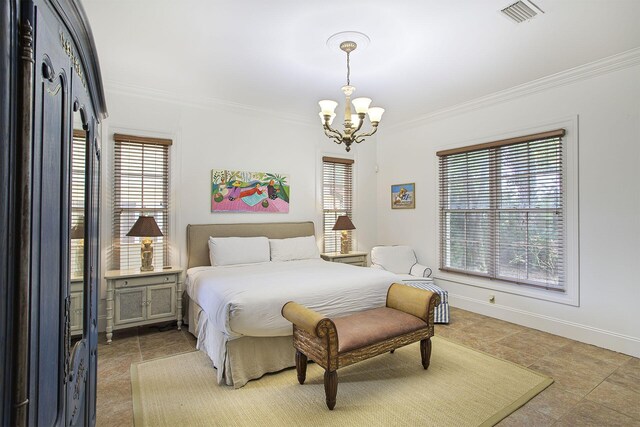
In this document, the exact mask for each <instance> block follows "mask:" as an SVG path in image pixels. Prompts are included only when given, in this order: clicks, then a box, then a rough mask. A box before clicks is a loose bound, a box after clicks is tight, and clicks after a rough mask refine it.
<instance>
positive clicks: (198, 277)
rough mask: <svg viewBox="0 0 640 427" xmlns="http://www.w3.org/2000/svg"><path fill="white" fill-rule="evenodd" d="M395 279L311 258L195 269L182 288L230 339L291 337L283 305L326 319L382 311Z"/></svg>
mask: <svg viewBox="0 0 640 427" xmlns="http://www.w3.org/2000/svg"><path fill="white" fill-rule="evenodd" d="M394 280H397V276H396V275H395V274H393V273H390V272H388V271H383V270H376V269H372V268H363V267H354V266H351V265H346V264H340V263H333V262H328V261H324V260H320V259H309V260H300V261H286V262H265V263H258V264H246V265H233V266H219V267H194V268H190V269H189V270H188V272H187V280H186V289H187V293H188V294H189V296H190V297H191V299H193V300H194V301H195V302H196V303H198V305H199V306H200V307H202V309H203V310H204V312H205V313H206V316H207V319H208V321H209V323H210V326H213V327H214V328H215V329H216V330H218V331H220V332H222V333H224V334H225V335H226V336H227V337H228V339H234V338H238V337H242V336H253V337H275V336H287V335H291V323H289V322H288V321H287V320H286V319H284V318H283V317H282V315H281V313H280V310H281V309H282V306H283V305H284V304H285V303H286V302H287V301H296V302H298V303H300V304H303V305H305V306H307V307H309V308H311V309H313V310H316V311H318V312H320V313H322V314H324V315H327V316H332V315H346V314H350V313H354V312H357V311H362V310H366V309H369V308H373V307H382V306H384V304H385V299H386V295H387V290H388V288H389V286H390V285H391V283H393V282H394Z"/></svg>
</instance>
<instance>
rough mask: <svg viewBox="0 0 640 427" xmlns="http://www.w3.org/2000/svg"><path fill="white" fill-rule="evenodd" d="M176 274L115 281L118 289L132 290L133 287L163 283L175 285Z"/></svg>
mask: <svg viewBox="0 0 640 427" xmlns="http://www.w3.org/2000/svg"><path fill="white" fill-rule="evenodd" d="M175 282H176V275H175V274H159V275H157V276H147V277H129V278H127V279H118V280H115V285H116V289H119V288H130V287H131V286H146V285H160V284H162V283H175Z"/></svg>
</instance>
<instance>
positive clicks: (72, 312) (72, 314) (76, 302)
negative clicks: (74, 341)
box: [69, 277, 84, 336]
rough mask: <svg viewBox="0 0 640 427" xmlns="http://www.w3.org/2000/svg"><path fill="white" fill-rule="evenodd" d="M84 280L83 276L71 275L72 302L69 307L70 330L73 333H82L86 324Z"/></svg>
mask: <svg viewBox="0 0 640 427" xmlns="http://www.w3.org/2000/svg"><path fill="white" fill-rule="evenodd" d="M83 288H84V282H83V280H82V277H71V295H70V297H71V303H70V307H69V332H71V335H72V336H73V335H80V334H82V326H83V324H84V322H83V318H82V312H83V310H82V307H83V306H84V301H83V296H84V292H83Z"/></svg>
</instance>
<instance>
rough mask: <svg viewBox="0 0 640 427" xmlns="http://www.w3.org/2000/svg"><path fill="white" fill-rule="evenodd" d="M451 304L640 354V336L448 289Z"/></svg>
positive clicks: (588, 342)
mask: <svg viewBox="0 0 640 427" xmlns="http://www.w3.org/2000/svg"><path fill="white" fill-rule="evenodd" d="M449 304H450V305H452V306H453V307H457V308H462V309H464V310H469V311H472V312H474V313H478V314H482V315H485V316H490V317H495V318H497V319H500V320H505V321H507V322H511V323H517V324H518V325H522V326H526V327H528V328H533V329H538V330H541V331H544V332H549V333H552V334H554V335H560V336H562V337H565V338H569V339H572V340H576V341H580V342H584V343H587V344H593V345H596V346H598V347H603V348H607V349H609V350H613V351H617V352H620V353H624V354H628V355H631V356H634V357H640V338H636V337H632V336H629V335H624V334H619V333H617V332H612V331H607V330H604V329H599V328H594V327H593V326H588V325H582V324H580V323H575V322H569V321H567V320H563V319H558V318H556V317H551V316H546V315H544V314H539V313H533V312H530V311H526V310H521V309H518V308H513V307H507V306H504V305H498V304H491V303H488V302H485V301H481V300H478V299H475V298H470V297H467V296H463V295H457V294H452V293H449Z"/></svg>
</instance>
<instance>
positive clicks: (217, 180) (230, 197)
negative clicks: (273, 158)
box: [211, 169, 290, 213]
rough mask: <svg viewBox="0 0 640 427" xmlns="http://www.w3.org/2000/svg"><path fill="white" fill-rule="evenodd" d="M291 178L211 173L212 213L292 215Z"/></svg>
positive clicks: (269, 175) (214, 170) (219, 171)
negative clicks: (290, 213)
mask: <svg viewBox="0 0 640 427" xmlns="http://www.w3.org/2000/svg"><path fill="white" fill-rule="evenodd" d="M289 192H290V189H289V176H288V175H280V174H277V173H268V172H243V171H231V170H225V169H213V170H212V171H211V212H260V213H261V212H272V213H288V212H289V194H290V193H289Z"/></svg>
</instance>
